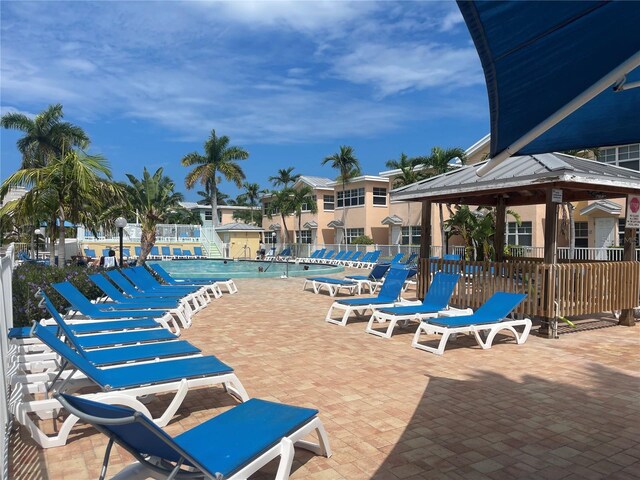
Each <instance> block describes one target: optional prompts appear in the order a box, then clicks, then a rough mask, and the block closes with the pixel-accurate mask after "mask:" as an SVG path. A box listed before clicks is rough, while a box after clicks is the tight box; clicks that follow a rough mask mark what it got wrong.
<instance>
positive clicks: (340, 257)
mask: <svg viewBox="0 0 640 480" xmlns="http://www.w3.org/2000/svg"><path fill="white" fill-rule="evenodd" d="M346 254H347V251H346V250H342V251H341V252H338V253H337V254H336V256H335V257H333V258H332V259H331V262H329V263H334V264H335V263H338V262H339V261H340V260H342V258H343V257H344V256H345V255H346Z"/></svg>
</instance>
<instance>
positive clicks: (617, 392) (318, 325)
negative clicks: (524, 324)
mask: <svg viewBox="0 0 640 480" xmlns="http://www.w3.org/2000/svg"><path fill="white" fill-rule="evenodd" d="M236 283H237V285H238V288H239V290H240V292H239V293H238V294H236V295H226V294H225V295H224V296H223V297H222V298H221V299H218V300H214V301H213V302H212V303H211V304H210V305H209V306H208V307H207V308H206V309H205V310H204V311H203V312H201V313H199V314H198V315H197V316H196V317H195V318H194V324H193V327H192V328H191V329H189V330H187V331H185V332H184V334H183V338H184V339H186V340H189V341H191V342H192V343H194V344H195V345H197V346H198V347H200V348H201V349H202V350H203V352H204V353H208V354H215V355H216V356H217V357H219V358H220V359H221V360H222V361H224V362H226V363H228V364H229V365H231V366H233V367H234V369H235V371H236V373H237V375H238V377H239V378H240V380H241V381H242V382H243V384H244V386H245V388H246V389H247V391H248V392H249V395H251V396H254V397H259V398H264V399H267V400H275V401H279V402H286V403H291V404H295V405H302V406H308V407H315V408H318V409H319V410H320V417H321V419H322V420H323V422H324V424H325V427H326V428H327V431H328V434H329V437H330V441H331V446H332V448H333V456H332V457H331V458H329V459H327V458H324V457H316V456H313V455H311V454H309V453H307V452H304V451H300V450H298V451H297V452H296V457H295V460H294V464H293V469H292V475H291V478H292V479H317V480H320V479H326V480H333V479H350V480H358V479H369V478H375V479H379V480H396V479H406V480H418V479H425V478H429V479H493V480H499V479H515V478H518V479H571V480H574V479H575V480H578V479H587V480H595V479H605V478H606V479H621V480H622V479H636V478H640V448H639V447H640V420H639V419H640V396H639V395H638V392H639V391H640V368H639V367H640V361H639V360H640V348H639V347H640V328H639V327H635V328H628V327H621V326H607V327H605V328H596V329H593V330H587V331H581V332H579V333H572V334H567V335H562V336H561V338H560V339H559V340H547V339H543V338H540V337H537V336H536V335H532V336H530V337H529V340H528V341H527V342H526V344H524V345H521V346H518V345H515V344H514V343H513V342H510V341H498V342H497V343H496V344H495V345H494V347H493V348H492V349H491V350H486V351H483V350H481V349H480V348H479V347H477V346H476V344H475V342H474V341H473V340H472V339H470V338H466V337H465V338H461V339H459V340H458V341H455V342H450V344H449V347H448V348H447V350H446V352H445V355H444V356H441V357H439V356H435V355H432V354H429V353H426V352H423V351H419V350H416V349H414V348H411V346H410V343H411V337H412V332H413V329H406V330H399V331H398V333H397V334H396V335H394V337H393V338H392V339H390V340H385V339H381V338H377V337H374V336H372V335H367V334H366V333H365V332H364V327H365V323H363V322H362V321H354V322H350V323H349V324H348V325H347V326H346V327H340V326H337V325H331V324H327V323H326V322H324V321H323V319H324V316H325V314H326V312H327V309H328V307H329V305H330V304H331V303H332V301H333V299H332V298H330V297H328V296H327V295H314V294H313V293H311V292H308V291H307V292H302V283H303V279H302V278H289V279H270V280H264V279H239V280H237V282H236ZM607 324H611V325H612V324H613V322H609V321H607V320H606V319H605V320H604V321H602V322H600V323H599V324H598V325H607ZM164 397H166V396H161V397H159V398H158V399H157V400H155V401H154V402H152V403H151V404H150V405H149V407H150V409H151V411H152V412H155V411H159V410H160V408H159V407H161V406H162V405H163V404H165V402H166V401H167V399H166V398H164ZM234 403H235V402H234V401H233V400H232V399H231V398H230V397H229V396H228V395H227V394H225V393H224V392H222V390H221V389H217V388H210V389H198V390H194V391H192V392H191V393H189V395H188V396H187V398H186V400H185V402H184V404H183V406H182V408H181V409H180V410H179V412H178V415H177V416H176V417H175V419H174V420H173V421H172V422H171V423H170V424H169V425H168V426H167V427H166V430H167V432H168V433H170V434H171V435H176V434H178V433H180V432H183V431H184V430H186V429H189V428H190V427H192V426H194V425H197V424H199V423H201V422H203V421H205V420H207V419H208V418H211V417H212V416H214V415H216V414H218V413H220V412H222V411H224V410H226V409H228V408H230V407H232V406H233V405H234ZM106 444H107V440H106V437H104V436H102V435H101V434H99V433H97V432H96V431H95V430H93V429H92V428H91V427H89V426H85V425H82V426H78V427H77V428H75V429H74V430H73V433H72V435H71V437H70V442H69V444H68V445H67V446H65V447H59V448H54V449H49V450H42V449H40V448H38V447H36V446H35V444H34V442H33V441H31V439H30V438H29V437H28V435H27V434H26V431H25V430H24V429H23V428H20V429H18V430H16V432H14V434H13V435H12V437H11V449H12V459H11V472H10V478H11V479H15V480H18V479H24V480H26V479H29V480H32V479H80V478H97V476H98V474H99V471H100V465H101V462H102V456H103V453H104V449H105V446H106ZM130 462H131V457H130V455H129V454H128V453H126V452H125V451H123V450H122V449H120V448H119V447H118V448H116V449H114V451H113V452H112V456H111V465H110V468H109V472H108V473H109V474H110V475H113V474H115V473H116V472H117V471H118V470H119V469H120V468H121V467H123V466H124V465H126V464H128V463H130ZM274 472H275V466H274V464H273V463H272V464H270V465H268V466H267V467H265V468H264V469H263V470H262V471H261V472H260V473H259V474H258V475H256V476H255V477H252V478H273V474H274Z"/></svg>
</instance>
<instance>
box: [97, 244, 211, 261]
mask: <svg viewBox="0 0 640 480" xmlns="http://www.w3.org/2000/svg"><path fill="white" fill-rule="evenodd" d="M109 250H111V249H109V248H103V249H102V256H103V257H106V256H108V255H109ZM141 253H142V249H141V248H140V247H134V255H131V249H130V248H127V247H124V248H123V249H122V256H123V257H126V258H138V257H140V255H141ZM84 254H85V256H86V257H90V258H98V257H97V255H96V251H95V250H94V249H92V248H85V249H84ZM147 258H148V259H149V260H169V259H178V258H180V259H183V258H207V257H206V255H205V254H204V252H203V251H202V247H200V246H194V247H193V252H192V251H191V249H189V248H180V247H171V246H168V245H163V246H161V247H157V246H154V247H152V248H151V252H150V253H149V255H148V257H147Z"/></svg>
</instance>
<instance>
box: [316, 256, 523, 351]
mask: <svg viewBox="0 0 640 480" xmlns="http://www.w3.org/2000/svg"><path fill="white" fill-rule="evenodd" d="M409 271H410V270H409V269H407V268H406V267H405V268H403V267H400V266H397V265H395V266H391V268H389V270H388V273H387V274H386V276H385V279H384V282H383V283H382V286H381V288H380V291H379V293H378V295H377V296H375V297H365V298H349V299H340V300H336V301H334V302H333V304H332V305H331V307H330V308H329V311H328V312H327V315H326V317H325V321H326V322H328V323H333V324H336V325H341V326H345V325H346V324H347V322H348V320H349V318H350V317H351V316H352V315H354V314H355V315H356V316H358V317H361V318H362V317H363V316H364V315H365V314H366V313H369V315H370V316H369V321H368V323H367V327H366V329H365V331H366V332H367V333H370V334H372V335H375V336H379V337H382V338H391V336H392V334H393V331H394V329H395V328H396V326H397V325H398V324H402V325H403V326H405V327H406V326H407V325H409V323H412V322H417V324H418V328H417V330H416V332H415V334H414V336H413V340H412V343H411V344H412V346H413V347H415V348H418V349H421V350H425V351H427V352H431V353H435V354H438V355H442V354H444V350H445V348H446V345H447V342H448V340H449V338H451V337H452V336H456V335H458V334H469V335H471V334H472V335H474V337H475V339H476V341H477V342H478V344H479V345H480V346H481V347H482V348H483V349H488V348H491V346H492V344H493V341H494V339H495V337H496V335H497V334H498V333H499V332H500V331H503V330H507V331H509V332H511V333H512V334H513V336H514V337H515V340H516V343H517V344H522V343H524V342H525V341H526V340H527V337H528V335H529V332H530V330H531V320H530V319H528V318H524V319H516V318H514V316H513V311H514V310H515V309H516V308H517V306H518V305H519V304H520V303H521V302H522V301H523V300H524V299H525V298H526V295H525V294H520V293H507V292H496V293H495V294H494V295H492V296H491V297H490V298H489V299H487V301H486V302H485V303H484V305H482V306H481V307H480V308H478V309H477V310H476V311H475V312H474V311H473V310H471V309H456V308H452V307H451V306H450V305H449V302H450V300H451V297H452V295H453V293H454V291H455V288H456V286H457V285H458V282H459V280H460V278H461V275H460V274H459V273H444V272H438V273H436V274H435V275H434V279H433V282H432V283H431V285H430V287H429V290H428V291H427V294H426V295H425V298H424V299H423V300H422V301H417V302H408V301H406V300H404V299H402V297H401V294H402V292H403V291H404V285H405V281H406V279H407V276H408V275H409ZM308 280H309V279H308ZM325 280H329V279H325ZM305 283H306V282H305ZM336 314H338V315H337V316H336ZM509 316H510V318H508V317H509ZM381 324H384V325H385V329H383V330H379V327H380V325H381ZM423 334H424V335H438V336H439V337H440V340H439V342H438V344H437V346H435V347H433V346H430V345H427V344H424V343H421V336H422V335H423Z"/></svg>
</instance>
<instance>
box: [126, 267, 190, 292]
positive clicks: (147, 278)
mask: <svg viewBox="0 0 640 480" xmlns="http://www.w3.org/2000/svg"><path fill="white" fill-rule="evenodd" d="M121 273H122V274H124V276H125V277H127V278H128V279H129V281H130V282H131V283H133V284H134V285H135V286H136V287H137V288H138V289H140V290H143V291H154V292H166V293H169V294H173V295H188V294H190V293H195V292H197V291H198V290H199V289H200V288H201V287H198V286H189V285H184V286H182V285H163V284H161V283H160V282H158V281H157V280H156V279H155V278H154V277H153V275H151V274H150V273H149V272H148V271H147V269H146V268H144V267H143V266H139V267H133V268H123V269H122V270H121Z"/></svg>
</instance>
